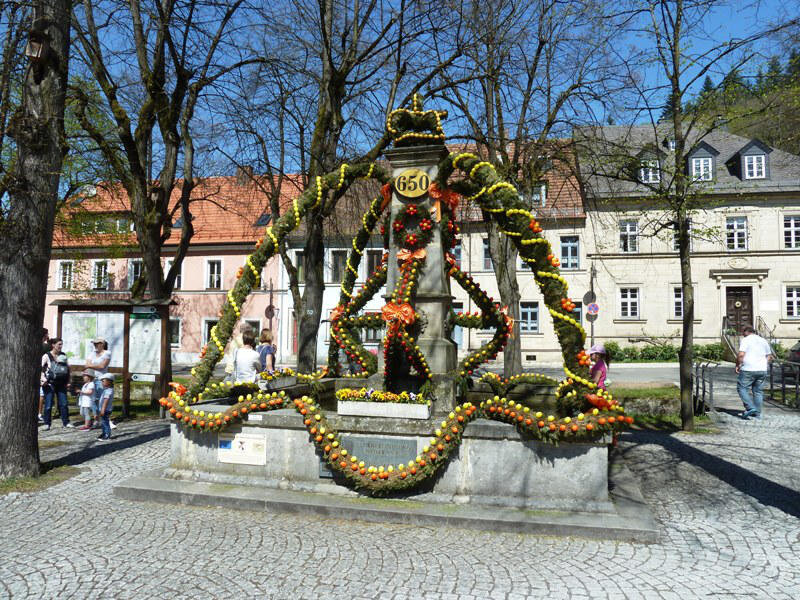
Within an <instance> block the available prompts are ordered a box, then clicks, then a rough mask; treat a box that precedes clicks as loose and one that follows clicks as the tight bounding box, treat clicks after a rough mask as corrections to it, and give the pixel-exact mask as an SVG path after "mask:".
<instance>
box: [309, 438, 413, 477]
mask: <svg viewBox="0 0 800 600" xmlns="http://www.w3.org/2000/svg"><path fill="white" fill-rule="evenodd" d="M341 439H342V447H343V448H345V449H346V450H347V451H348V452H349V453H350V454H351V455H352V456H357V457H358V458H359V460H363V461H364V462H365V463H366V464H368V465H374V466H376V467H377V466H381V465H382V466H385V467H388V466H389V465H393V466H394V467H395V468H396V467H397V465H399V464H400V463H408V461H410V460H414V459H415V458H416V456H417V454H418V453H419V449H418V447H417V446H418V443H417V439H416V438H401V437H395V436H373V435H343V436H342V438H341ZM319 476H320V477H328V478H330V477H333V472H332V471H331V470H330V468H329V467H328V465H327V464H326V463H325V462H324V461H322V462H321V463H320V469H319Z"/></svg>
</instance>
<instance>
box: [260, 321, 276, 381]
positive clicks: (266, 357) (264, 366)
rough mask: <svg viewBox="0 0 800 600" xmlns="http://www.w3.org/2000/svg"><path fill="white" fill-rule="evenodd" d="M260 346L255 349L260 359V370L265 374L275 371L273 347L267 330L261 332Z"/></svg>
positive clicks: (269, 332)
mask: <svg viewBox="0 0 800 600" xmlns="http://www.w3.org/2000/svg"><path fill="white" fill-rule="evenodd" d="M258 341H259V342H260V344H259V345H258V347H257V348H256V352H258V355H259V357H261V370H262V371H266V372H267V373H273V372H274V371H275V346H274V345H273V344H272V332H271V331H270V330H269V329H262V330H261V337H260V338H259V340H258Z"/></svg>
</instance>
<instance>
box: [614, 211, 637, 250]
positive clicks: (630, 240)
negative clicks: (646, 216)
mask: <svg viewBox="0 0 800 600" xmlns="http://www.w3.org/2000/svg"><path fill="white" fill-rule="evenodd" d="M623 239H624V240H625V241H627V246H628V249H627V250H626V249H625V243H624V241H623ZM619 251H620V252H621V253H623V254H638V253H639V221H638V220H637V219H620V221H619Z"/></svg>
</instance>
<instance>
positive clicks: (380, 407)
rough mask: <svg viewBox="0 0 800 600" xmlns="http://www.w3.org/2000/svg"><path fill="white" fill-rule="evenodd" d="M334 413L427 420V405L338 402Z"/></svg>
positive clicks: (429, 412) (352, 415)
mask: <svg viewBox="0 0 800 600" xmlns="http://www.w3.org/2000/svg"><path fill="white" fill-rule="evenodd" d="M336 412H338V413H339V414H340V415H347V416H351V417H388V418H390V419H429V418H430V416H431V407H430V405H429V404H398V403H396V402H353V401H351V400H339V401H338V403H337V406H336Z"/></svg>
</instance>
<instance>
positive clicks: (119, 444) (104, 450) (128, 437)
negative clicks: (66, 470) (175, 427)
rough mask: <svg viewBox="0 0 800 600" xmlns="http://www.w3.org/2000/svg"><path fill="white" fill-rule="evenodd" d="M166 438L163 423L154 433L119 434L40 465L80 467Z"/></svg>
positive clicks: (166, 427)
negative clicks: (120, 451) (111, 454)
mask: <svg viewBox="0 0 800 600" xmlns="http://www.w3.org/2000/svg"><path fill="white" fill-rule="evenodd" d="M167 436H169V426H168V424H166V423H164V426H163V427H158V428H157V429H156V430H155V431H148V432H146V433H145V432H137V431H129V432H126V433H120V434H118V435H116V436H114V437H113V438H111V441H110V442H97V441H96V440H92V441H91V442H90V443H89V444H88V445H87V446H84V447H83V448H80V449H77V450H74V451H73V452H69V453H68V454H65V455H64V456H60V457H58V458H54V459H52V460H48V461H43V462H42V465H43V466H44V467H46V468H48V469H52V468H54V467H61V466H63V465H72V466H74V465H80V464H82V463H84V462H86V461H87V460H92V459H93V458H98V457H100V456H104V455H106V454H110V453H112V452H117V451H119V450H127V449H128V448H133V447H134V446H139V445H140V444H146V443H148V442H152V441H155V440H158V439H161V438H164V437H167Z"/></svg>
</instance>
